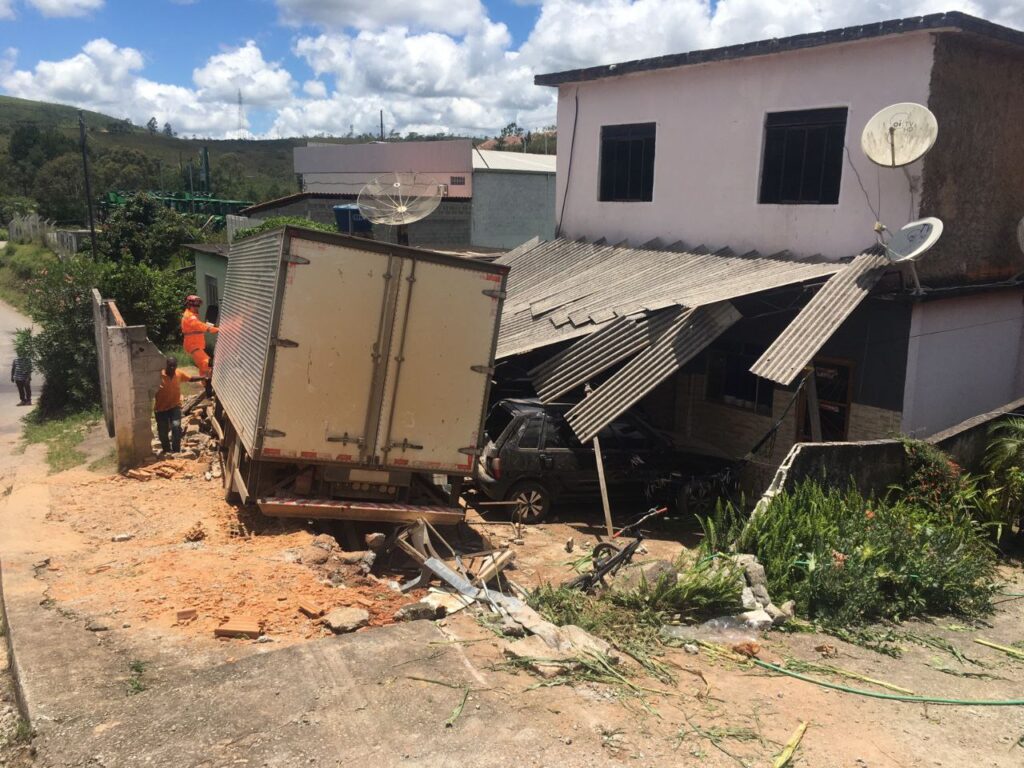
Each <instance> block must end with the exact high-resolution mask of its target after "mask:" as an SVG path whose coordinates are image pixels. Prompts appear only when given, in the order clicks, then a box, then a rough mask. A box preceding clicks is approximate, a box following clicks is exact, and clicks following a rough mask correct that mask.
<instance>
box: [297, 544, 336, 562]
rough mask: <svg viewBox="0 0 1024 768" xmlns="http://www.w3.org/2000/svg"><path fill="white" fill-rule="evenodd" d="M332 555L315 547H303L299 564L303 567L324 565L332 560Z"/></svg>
mask: <svg viewBox="0 0 1024 768" xmlns="http://www.w3.org/2000/svg"><path fill="white" fill-rule="evenodd" d="M330 556H331V553H330V552H328V551H327V550H326V549H321V548H320V547H317V546H315V545H312V544H311V545H309V546H308V547H303V548H302V551H301V552H299V562H301V563H302V564H303V565H323V564H324V563H326V562H327V560H328V558H330Z"/></svg>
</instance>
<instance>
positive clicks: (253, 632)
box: [213, 616, 263, 640]
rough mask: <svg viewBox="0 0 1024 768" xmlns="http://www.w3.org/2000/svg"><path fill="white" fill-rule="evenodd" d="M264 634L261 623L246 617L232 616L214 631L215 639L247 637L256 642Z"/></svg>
mask: <svg viewBox="0 0 1024 768" xmlns="http://www.w3.org/2000/svg"><path fill="white" fill-rule="evenodd" d="M262 634H263V628H262V627H261V626H260V622H259V621H257V620H256V619H253V618H249V617H245V616H232V617H231V618H229V619H228V620H227V621H226V622H224V623H223V624H221V625H220V626H219V627H217V628H216V629H215V630H213V636H214V637H247V638H249V639H251V640H255V639H256V638H257V637H259V636H260V635H262Z"/></svg>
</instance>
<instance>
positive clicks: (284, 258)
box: [281, 253, 309, 264]
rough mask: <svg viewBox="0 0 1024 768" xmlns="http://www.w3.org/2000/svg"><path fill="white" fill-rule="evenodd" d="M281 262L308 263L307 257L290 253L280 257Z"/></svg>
mask: <svg viewBox="0 0 1024 768" xmlns="http://www.w3.org/2000/svg"><path fill="white" fill-rule="evenodd" d="M281 263H283V264H309V259H306V258H303V257H302V256H294V255H292V254H290V253H286V254H285V255H284V256H282V257H281Z"/></svg>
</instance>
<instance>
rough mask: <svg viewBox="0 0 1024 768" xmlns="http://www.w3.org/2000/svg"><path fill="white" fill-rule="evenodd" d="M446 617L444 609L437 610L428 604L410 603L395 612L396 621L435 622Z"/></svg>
mask: <svg viewBox="0 0 1024 768" xmlns="http://www.w3.org/2000/svg"><path fill="white" fill-rule="evenodd" d="M444 617H445V610H444V608H437V607H435V606H433V605H431V604H430V603H427V602H423V601H421V602H418V603H410V604H409V605H403V606H402V607H401V608H399V609H398V610H397V611H395V616H394V619H395V621H434V620H435V619H443V618H444Z"/></svg>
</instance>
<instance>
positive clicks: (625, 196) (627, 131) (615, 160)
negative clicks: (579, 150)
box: [598, 123, 655, 203]
mask: <svg viewBox="0 0 1024 768" xmlns="http://www.w3.org/2000/svg"><path fill="white" fill-rule="evenodd" d="M654 130H655V124H654V123H636V124H633V125H605V126H602V128H601V186H600V189H599V197H598V199H599V200H601V201H602V202H644V203H649V202H650V201H651V200H652V199H653V197H654Z"/></svg>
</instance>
